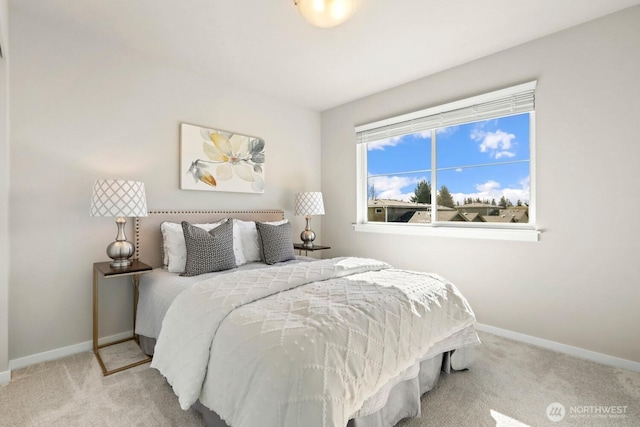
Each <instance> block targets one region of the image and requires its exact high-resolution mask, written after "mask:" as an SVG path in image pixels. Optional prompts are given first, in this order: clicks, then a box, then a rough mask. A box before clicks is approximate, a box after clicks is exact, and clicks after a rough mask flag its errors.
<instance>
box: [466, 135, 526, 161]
mask: <svg viewBox="0 0 640 427" xmlns="http://www.w3.org/2000/svg"><path fill="white" fill-rule="evenodd" d="M515 138H516V136H515V135H514V134H512V133H507V132H504V131H501V130H497V131H495V132H485V131H483V130H481V129H474V130H473V131H471V139H473V140H474V141H477V142H480V146H479V148H480V151H481V152H482V153H489V155H490V156H491V157H493V158H496V159H499V158H500V157H509V158H511V157H515V155H516V153H515V152H514V151H513V150H511V148H512V147H513V145H514V144H513V140H514V139H515Z"/></svg>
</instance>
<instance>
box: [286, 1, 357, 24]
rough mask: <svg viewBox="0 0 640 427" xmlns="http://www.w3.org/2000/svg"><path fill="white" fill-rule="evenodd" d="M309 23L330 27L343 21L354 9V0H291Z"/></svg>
mask: <svg viewBox="0 0 640 427" xmlns="http://www.w3.org/2000/svg"><path fill="white" fill-rule="evenodd" d="M293 2H294V3H295V5H296V6H297V7H298V11H300V14H301V15H302V16H303V17H304V19H306V20H307V21H308V22H309V23H310V24H311V25H315V26H316V27H320V28H330V27H335V26H336V25H340V24H342V23H343V22H345V21H346V20H347V19H349V17H351V15H353V12H355V10H356V0H293Z"/></svg>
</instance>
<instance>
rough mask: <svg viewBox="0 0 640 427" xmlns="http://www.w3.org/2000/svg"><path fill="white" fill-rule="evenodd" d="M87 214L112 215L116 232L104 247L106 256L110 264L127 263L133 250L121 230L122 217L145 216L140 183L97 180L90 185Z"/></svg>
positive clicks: (145, 201) (145, 205)
mask: <svg viewBox="0 0 640 427" xmlns="http://www.w3.org/2000/svg"><path fill="white" fill-rule="evenodd" d="M90 215H91V216H103V217H115V218H117V219H116V225H117V226H118V235H117V236H116V240H115V242H111V244H109V246H107V255H108V256H109V258H112V259H113V261H112V262H111V267H113V268H122V267H128V266H129V265H131V259H130V258H131V257H132V256H133V254H134V252H135V246H134V245H133V243H131V242H129V241H127V236H126V235H125V233H124V226H125V224H126V222H127V221H126V220H125V217H139V216H147V200H146V197H145V193H144V183H142V182H137V181H125V180H118V179H100V180H97V181H96V183H95V184H94V185H93V194H92V196H91V212H90Z"/></svg>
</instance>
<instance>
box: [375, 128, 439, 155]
mask: <svg viewBox="0 0 640 427" xmlns="http://www.w3.org/2000/svg"><path fill="white" fill-rule="evenodd" d="M413 135H414V136H416V137H419V138H422V139H430V138H431V131H430V130H427V131H423V132H416V133H414V134H413ZM405 136H406V135H400V136H393V137H391V138H384V139H378V140H377V141H371V142H367V150H369V151H371V150H384V149H385V148H386V147H395V146H396V145H398V144H400V143H401V142H402V138H403V137H405Z"/></svg>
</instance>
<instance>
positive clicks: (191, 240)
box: [180, 221, 236, 276]
mask: <svg viewBox="0 0 640 427" xmlns="http://www.w3.org/2000/svg"><path fill="white" fill-rule="evenodd" d="M182 230H183V232H184V241H185V245H186V247H187V262H186V264H185V269H184V273H180V275H181V276H197V275H198V274H204V273H210V272H212V271H222V270H229V269H231V268H235V267H236V257H235V256H234V255H233V222H231V221H226V222H225V223H224V224H222V225H220V226H218V227H216V228H214V229H212V230H210V231H205V230H203V229H202V228H199V227H195V226H193V225H191V224H189V223H188V222H186V221H182Z"/></svg>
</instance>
